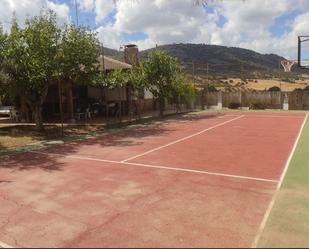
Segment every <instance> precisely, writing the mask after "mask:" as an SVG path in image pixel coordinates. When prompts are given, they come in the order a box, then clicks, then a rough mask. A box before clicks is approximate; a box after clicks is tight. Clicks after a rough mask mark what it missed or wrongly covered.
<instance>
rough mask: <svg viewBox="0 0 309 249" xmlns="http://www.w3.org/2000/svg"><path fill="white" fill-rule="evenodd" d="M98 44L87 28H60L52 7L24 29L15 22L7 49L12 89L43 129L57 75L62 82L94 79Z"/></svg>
mask: <svg viewBox="0 0 309 249" xmlns="http://www.w3.org/2000/svg"><path fill="white" fill-rule="evenodd" d="M97 45H98V41H97V39H96V35H95V34H94V33H91V32H88V31H86V30H85V29H82V28H78V27H73V26H68V27H66V29H65V30H64V31H61V30H60V29H59V27H58V26H57V22H56V15H55V13H54V12H52V11H48V12H47V13H42V14H41V15H40V16H37V17H34V18H32V19H27V20H26V23H25V28H23V29H21V28H19V27H18V25H17V22H16V21H14V22H13V25H12V28H11V32H10V35H9V36H8V42H7V46H6V47H5V49H4V50H5V56H6V58H7V61H8V65H9V66H8V73H9V76H10V77H11V78H12V82H11V83H10V84H9V85H10V90H11V92H12V93H13V94H14V96H23V98H24V99H25V101H26V103H27V104H28V105H29V106H30V108H31V110H32V112H33V114H34V119H35V122H36V127H37V129H39V130H42V129H43V120H42V105H43V102H44V100H45V98H46V95H47V93H48V88H49V86H50V85H51V84H53V83H55V81H56V79H57V77H58V76H59V77H60V80H61V82H62V84H64V83H65V82H66V81H69V82H75V83H89V82H88V81H91V80H93V79H94V77H95V75H96V74H97V72H98V70H97V68H96V67H97V66H96V62H97V58H98V49H97V47H98V46H97Z"/></svg>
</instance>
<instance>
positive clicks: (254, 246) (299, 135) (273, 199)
mask: <svg viewBox="0 0 309 249" xmlns="http://www.w3.org/2000/svg"><path fill="white" fill-rule="evenodd" d="M307 119H308V114H306V117H305V118H304V121H303V123H302V126H301V128H300V130H299V132H298V135H297V137H296V139H295V142H294V145H293V148H292V150H291V152H290V155H289V157H288V159H287V161H286V164H285V166H284V170H283V172H282V174H281V177H280V180H279V182H278V184H277V187H276V191H275V193H274V195H273V197H272V199H271V201H270V203H269V205H268V208H267V210H266V212H265V214H264V217H263V220H262V222H261V224H260V226H259V229H258V232H257V234H256V236H255V238H254V241H253V243H252V245H251V248H257V246H258V243H259V240H260V238H261V236H262V233H263V231H264V228H265V226H266V222H267V220H268V218H269V215H270V212H271V210H272V208H273V206H274V204H275V201H276V198H277V196H278V194H279V190H280V189H281V186H282V183H283V180H284V177H285V175H286V173H287V171H288V168H289V166H290V163H291V160H292V158H293V155H294V152H295V150H296V147H297V145H298V142H299V139H300V137H301V134H302V132H303V129H304V126H305V124H306V122H307Z"/></svg>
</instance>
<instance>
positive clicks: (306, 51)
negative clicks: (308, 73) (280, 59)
mask: <svg viewBox="0 0 309 249" xmlns="http://www.w3.org/2000/svg"><path fill="white" fill-rule="evenodd" d="M297 63H298V66H299V67H300V68H304V69H309V36H298V58H297Z"/></svg>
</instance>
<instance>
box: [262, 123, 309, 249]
mask: <svg viewBox="0 0 309 249" xmlns="http://www.w3.org/2000/svg"><path fill="white" fill-rule="evenodd" d="M258 246H259V247H266V248H269V247H290V248H291V247H309V119H307V122H306V124H305V126H304V129H303V132H302V135H301V137H300V140H299V143H298V145H297V148H296V150H295V153H294V156H293V158H292V160H291V163H290V166H289V169H288V171H287V174H286V177H285V179H284V181H283V184H282V187H281V189H280V191H279V194H278V197H277V199H276V202H275V205H274V207H273V209H272V211H271V213H270V216H269V218H268V221H267V223H266V227H265V229H264V232H263V234H262V237H261V239H260V241H259V244H258Z"/></svg>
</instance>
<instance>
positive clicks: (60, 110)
mask: <svg viewBox="0 0 309 249" xmlns="http://www.w3.org/2000/svg"><path fill="white" fill-rule="evenodd" d="M56 56H57V57H58V32H57V31H56ZM57 82H58V94H59V112H60V122H61V136H62V137H63V136H64V132H63V112H62V88H61V84H60V78H59V58H57Z"/></svg>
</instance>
